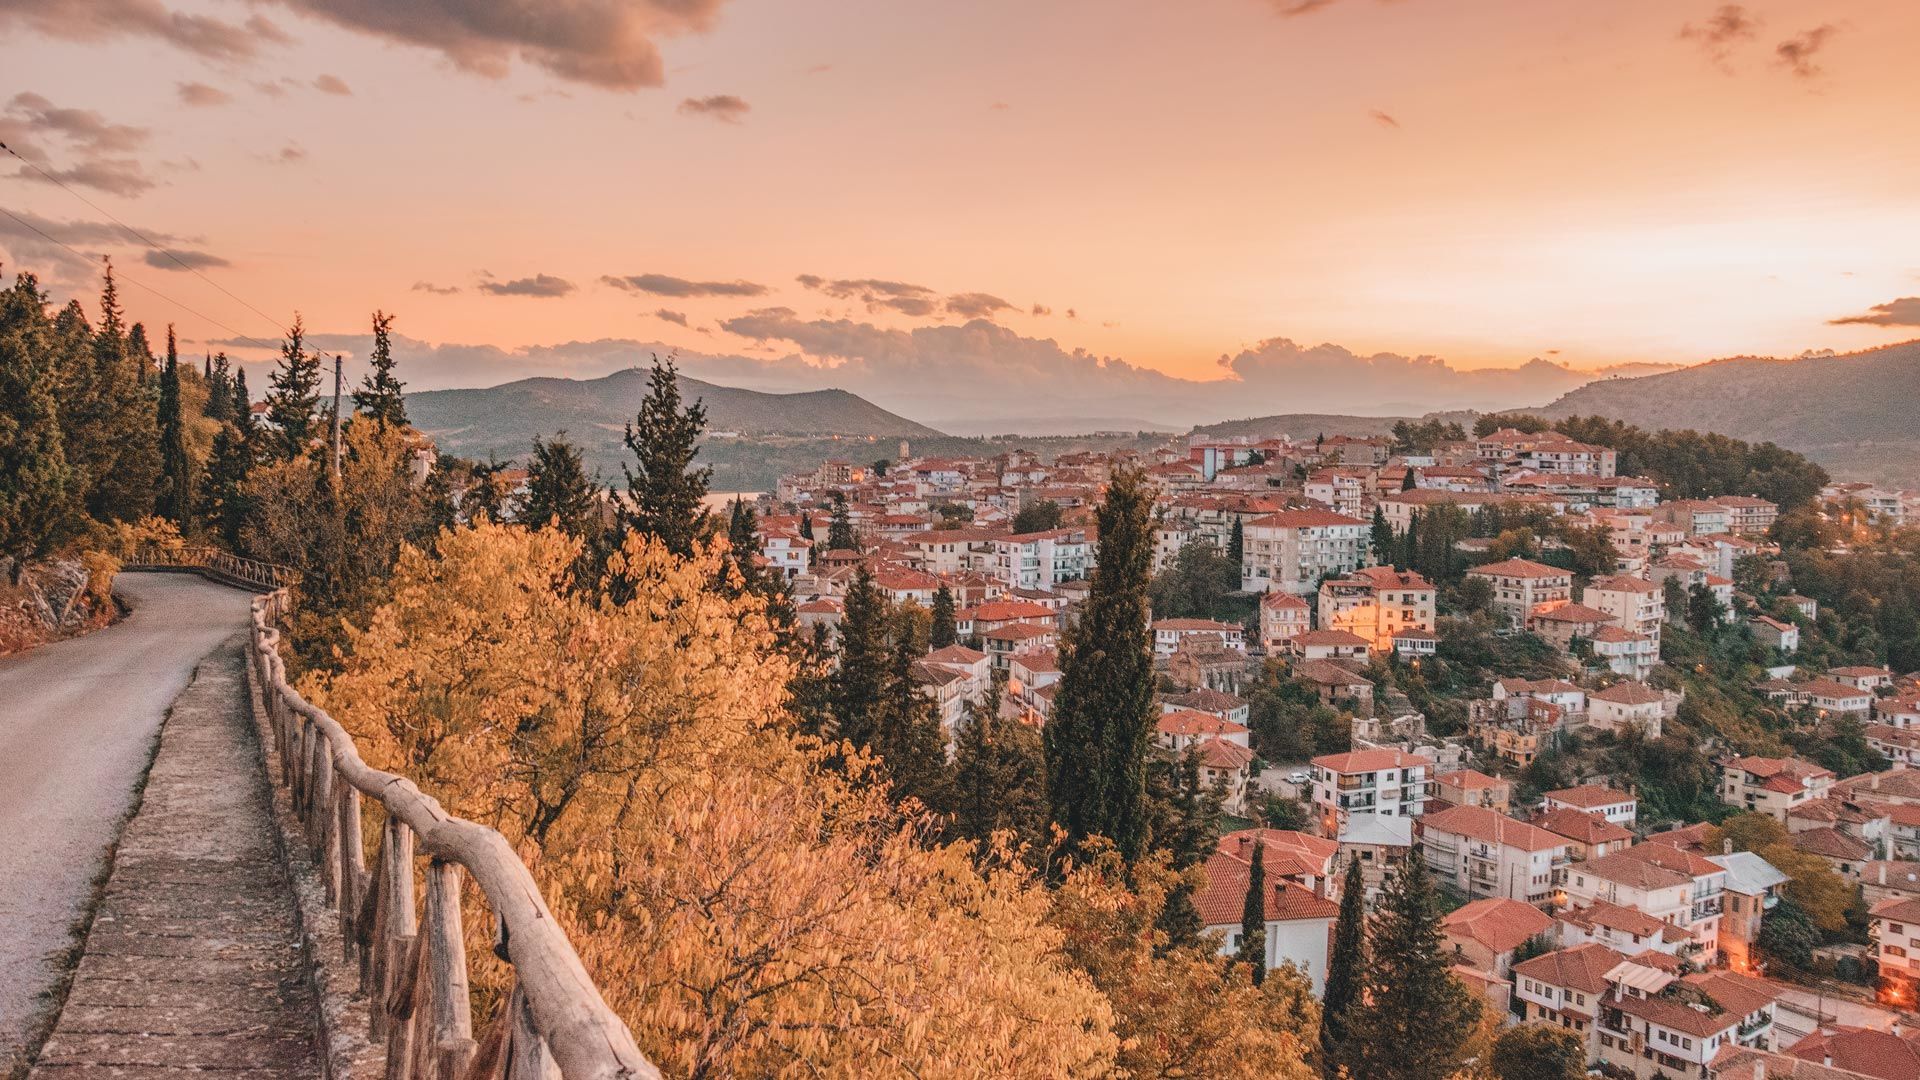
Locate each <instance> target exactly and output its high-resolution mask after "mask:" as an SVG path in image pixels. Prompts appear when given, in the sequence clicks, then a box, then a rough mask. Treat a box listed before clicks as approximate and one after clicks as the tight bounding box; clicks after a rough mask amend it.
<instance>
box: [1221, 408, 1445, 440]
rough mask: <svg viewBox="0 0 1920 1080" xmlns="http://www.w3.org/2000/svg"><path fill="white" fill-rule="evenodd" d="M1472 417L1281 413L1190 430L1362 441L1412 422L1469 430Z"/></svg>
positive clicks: (1231, 434)
mask: <svg viewBox="0 0 1920 1080" xmlns="http://www.w3.org/2000/svg"><path fill="white" fill-rule="evenodd" d="M1473 418H1474V414H1473V413H1470V412H1446V413H1429V414H1427V415H1426V416H1425V417H1408V416H1343V415H1339V414H1337V413H1283V414H1280V415H1277V416H1254V417H1248V418H1246V419H1244V420H1222V421H1220V422H1219V423H1217V424H1201V425H1200V426H1198V427H1196V428H1194V429H1193V431H1194V434H1197V435H1215V436H1219V437H1222V438H1232V437H1234V436H1236V435H1251V436H1257V437H1265V436H1272V435H1288V436H1291V437H1293V438H1296V439H1301V438H1311V437H1313V436H1315V435H1350V436H1355V437H1363V436H1368V435H1391V434H1393V425H1394V424H1396V423H1398V422H1400V421H1408V422H1411V421H1413V420H1415V419H1427V420H1438V421H1440V422H1442V423H1446V422H1453V423H1459V424H1463V425H1465V426H1469V427H1471V426H1472V424H1473Z"/></svg>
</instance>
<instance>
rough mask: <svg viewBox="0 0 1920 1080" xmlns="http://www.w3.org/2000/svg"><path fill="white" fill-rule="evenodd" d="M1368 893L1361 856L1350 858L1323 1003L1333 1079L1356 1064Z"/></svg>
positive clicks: (1323, 1034) (1323, 1044) (1324, 1057)
mask: <svg viewBox="0 0 1920 1080" xmlns="http://www.w3.org/2000/svg"><path fill="white" fill-rule="evenodd" d="M1366 892H1367V884H1366V879H1365V878H1363V877H1362V876H1361V873H1360V856H1358V855H1351V856H1348V858H1347V873H1346V877H1345V879H1344V880H1343V882H1342V884H1341V887H1340V917H1339V918H1338V919H1337V920H1335V921H1334V924H1333V944H1332V947H1331V948H1330V949H1329V950H1328V953H1327V984H1326V989H1325V991H1324V992H1323V993H1322V995H1321V999H1320V1067H1321V1071H1322V1072H1324V1073H1325V1074H1326V1075H1327V1076H1330V1077H1331V1076H1338V1075H1339V1070H1340V1066H1342V1065H1347V1066H1349V1071H1351V1065H1352V1063H1353V1062H1352V1055H1351V1046H1350V1044H1349V1042H1348V1040H1347V1034H1348V1031H1349V1030H1350V1028H1351V1025H1352V1022H1353V1016H1352V1013H1353V1010H1354V1009H1355V1008H1356V1007H1357V1006H1358V1005H1359V1003H1360V993H1361V989H1362V981H1363V980H1364V979H1365V978H1366V970H1367V901H1366Z"/></svg>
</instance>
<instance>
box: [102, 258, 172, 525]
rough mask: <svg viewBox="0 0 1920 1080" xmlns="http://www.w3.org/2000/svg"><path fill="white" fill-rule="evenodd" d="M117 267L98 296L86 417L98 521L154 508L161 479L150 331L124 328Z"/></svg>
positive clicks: (128, 516) (125, 518) (123, 518)
mask: <svg viewBox="0 0 1920 1080" xmlns="http://www.w3.org/2000/svg"><path fill="white" fill-rule="evenodd" d="M123 327H124V321H123V318H122V315H121V311H120V300H119V293H118V290H117V287H116V286H115V285H114V281H113V267H112V264H111V263H109V264H108V266H107V277H106V284H105V286H104V287H103V288H102V290H101V294H100V326H99V328H98V329H96V330H95V331H94V335H93V362H94V372H93V379H92V387H91V392H92V396H93V400H92V402H91V403H90V405H91V413H90V415H89V416H87V422H88V426H89V428H90V431H89V437H90V439H91V440H92V445H91V447H88V448H83V449H85V450H86V458H87V459H89V460H88V461H87V465H88V483H89V490H88V493H87V512H88V513H90V514H92V515H93V516H94V518H95V519H96V520H98V521H132V520H135V519H138V518H142V517H145V516H147V515H148V514H150V513H152V512H153V497H154V491H155V489H156V488H157V487H158V486H159V480H160V430H159V424H158V423H157V408H156V406H157V404H158V395H157V394H156V393H155V392H154V391H155V390H156V389H157V388H156V387H155V386H154V385H153V379H152V376H153V358H152V355H151V354H150V352H149V350H148V349H147V345H146V331H145V330H144V329H140V328H139V327H136V328H135V329H137V330H140V332H139V333H138V334H137V335H136V334H130V333H128V332H127V331H125V330H124V329H123Z"/></svg>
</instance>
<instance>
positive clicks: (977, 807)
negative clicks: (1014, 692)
mask: <svg viewBox="0 0 1920 1080" xmlns="http://www.w3.org/2000/svg"><path fill="white" fill-rule="evenodd" d="M1004 688H1005V678H1004V676H1000V675H995V677H994V679H993V682H992V683H991V685H990V686H989V687H988V690H987V692H986V693H985V694H984V695H982V697H981V700H980V701H978V702H976V703H975V704H974V706H973V708H971V709H969V710H968V715H967V722H966V724H965V725H964V726H963V727H962V728H961V729H960V732H959V735H958V737H957V739H956V740H955V743H956V744H955V747H954V756H953V780H952V783H951V784H950V785H949V787H948V793H949V798H948V803H947V806H946V807H945V809H946V810H947V812H948V814H949V815H951V816H950V820H949V825H948V830H947V831H948V834H949V835H950V836H951V837H952V838H953V839H956V840H971V841H973V842H974V843H976V844H983V845H984V844H985V843H986V842H987V841H988V840H989V839H990V838H991V837H992V836H993V834H995V833H996V832H1001V831H1007V832H1010V833H1011V834H1012V840H1013V842H1014V844H1015V845H1018V846H1024V847H1025V848H1026V850H1027V852H1028V854H1029V855H1037V854H1038V852H1039V850H1040V848H1041V845H1043V844H1044V843H1045V842H1046V828H1047V794H1046V764H1045V762H1044V761H1043V760H1042V754H1041V750H1040V733H1039V732H1038V731H1036V730H1035V729H1034V728H1032V727H1029V726H1028V725H1026V724H1022V723H1020V722H1018V721H1014V720H1007V719H1004V718H1002V717H1001V715H1000V704H1001V700H1002V696H1003V693H1004Z"/></svg>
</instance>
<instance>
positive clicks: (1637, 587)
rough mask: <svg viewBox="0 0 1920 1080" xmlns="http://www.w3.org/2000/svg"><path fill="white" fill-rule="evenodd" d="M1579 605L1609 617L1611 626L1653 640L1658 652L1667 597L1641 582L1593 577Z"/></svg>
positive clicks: (1625, 577)
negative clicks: (1612, 620) (1612, 621)
mask: <svg viewBox="0 0 1920 1080" xmlns="http://www.w3.org/2000/svg"><path fill="white" fill-rule="evenodd" d="M1580 602H1581V603H1583V604H1585V605H1587V606H1588V607H1590V608H1595V609H1597V610H1600V611H1604V612H1606V613H1607V614H1609V615H1611V616H1613V618H1614V625H1616V626H1618V627H1620V628H1621V629H1623V630H1631V631H1633V632H1634V633H1636V634H1640V635H1642V636H1644V637H1649V638H1652V639H1653V642H1654V652H1655V653H1658V652H1659V651H1660V628H1661V627H1662V626H1663V625H1665V624H1666V621H1667V593H1666V590H1665V589H1664V588H1662V587H1661V586H1659V585H1656V584H1654V583H1653V582H1651V581H1648V580H1647V579H1645V578H1638V577H1632V576H1630V575H1627V574H1610V575H1608V576H1606V577H1597V578H1594V579H1593V581H1592V582H1590V583H1589V584H1588V585H1587V587H1586V588H1585V589H1584V590H1582V591H1581V593H1580Z"/></svg>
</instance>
